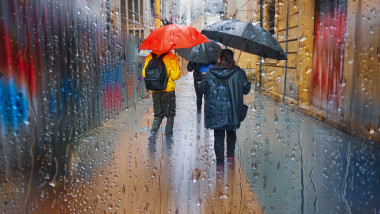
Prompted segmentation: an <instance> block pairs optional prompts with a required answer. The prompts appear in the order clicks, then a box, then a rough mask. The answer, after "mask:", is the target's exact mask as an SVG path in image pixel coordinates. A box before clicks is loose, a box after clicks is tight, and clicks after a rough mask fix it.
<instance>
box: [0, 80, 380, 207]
mask: <svg viewBox="0 0 380 214" xmlns="http://www.w3.org/2000/svg"><path fill="white" fill-rule="evenodd" d="M192 81H193V80H192V77H191V75H186V76H183V77H182V78H181V79H180V80H179V81H178V82H177V89H176V95H177V115H176V118H175V127H174V136H173V138H172V139H170V138H166V137H164V135H163V130H162V132H160V133H159V134H158V137H157V139H156V142H155V143H152V142H149V141H148V137H149V129H150V125H151V123H152V120H153V111H152V103H151V99H146V100H143V101H141V102H140V103H138V105H136V106H134V107H131V108H130V109H128V110H126V111H123V112H122V113H120V115H118V117H117V118H116V119H112V120H109V121H108V122H107V123H105V124H104V125H102V126H101V127H99V128H97V129H95V130H93V131H91V132H90V133H89V134H88V135H87V136H86V137H84V138H82V139H81V140H78V141H77V142H74V143H72V144H71V145H70V147H69V148H68V149H67V159H68V163H67V164H66V166H65V170H64V171H66V174H65V175H60V174H59V173H57V174H56V175H51V176H48V177H46V178H39V177H38V176H37V175H35V176H34V177H32V182H31V183H32V185H31V186H30V187H29V188H28V189H26V190H17V191H11V190H9V192H13V194H11V195H6V196H0V197H5V199H8V200H5V199H4V200H3V201H12V200H9V199H10V198H11V197H14V198H16V197H17V198H19V200H18V202H15V201H14V200H13V201H14V204H6V205H5V206H4V205H2V207H5V209H3V210H6V211H9V212H8V213H24V212H26V213H111V212H112V213H257V214H259V213H379V212H380V211H379V210H380V205H379V203H378V202H379V201H380V196H379V194H380V193H379V189H380V184H379V183H380V182H379V181H380V178H379V177H380V175H379V172H380V162H379V161H378V159H379V158H380V151H379V146H378V144H374V143H371V142H362V141H360V140H358V139H356V138H353V137H350V136H348V135H346V134H344V133H342V132H340V131H337V130H335V129H332V128H331V127H329V126H328V125H325V124H323V123H322V122H320V121H317V120H315V119H313V118H310V117H308V116H305V115H303V114H302V113H299V112H298V111H297V110H296V109H292V108H290V107H283V106H281V105H279V104H277V103H275V102H274V101H272V100H271V99H269V98H266V97H263V96H262V95H259V94H258V93H257V92H254V91H252V92H251V93H250V95H249V96H248V97H246V100H245V101H246V103H249V106H250V110H249V113H248V116H247V118H246V120H245V121H244V122H243V124H242V127H241V128H240V129H239V130H238V145H237V150H236V152H237V154H236V156H237V159H235V162H234V163H226V164H225V166H224V168H223V169H221V170H220V171H217V170H216V165H215V161H214V159H215V155H214V151H213V132H212V130H207V129H205V128H204V126H203V113H202V114H197V112H196V105H195V93H194V89H193V83H192ZM164 124H165V121H164ZM162 127H164V125H162ZM38 170H43V169H36V171H38ZM57 171H58V170H57ZM36 174H38V173H36ZM2 188H3V191H4V187H2ZM7 188H8V189H12V187H11V186H10V185H8V186H7ZM14 189H17V188H14ZM20 201H22V202H20ZM7 203H8V202H7Z"/></svg>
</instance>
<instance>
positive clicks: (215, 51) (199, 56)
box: [176, 40, 222, 64]
mask: <svg viewBox="0 0 380 214" xmlns="http://www.w3.org/2000/svg"><path fill="white" fill-rule="evenodd" d="M176 51H177V53H178V55H180V56H181V57H183V58H185V59H187V60H189V61H192V62H195V63H205V64H208V63H213V62H216V61H217V60H218V58H219V54H220V52H221V51H222V47H221V46H220V45H219V44H218V43H216V42H214V41H212V40H210V42H205V43H202V44H199V45H196V46H194V47H192V48H179V49H176Z"/></svg>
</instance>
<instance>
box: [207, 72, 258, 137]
mask: <svg viewBox="0 0 380 214" xmlns="http://www.w3.org/2000/svg"><path fill="white" fill-rule="evenodd" d="M199 88H200V90H201V92H202V93H203V94H205V107H204V108H205V126H206V128H209V129H226V130H235V129H237V128H239V127H240V122H241V120H242V119H243V118H242V117H243V115H242V112H243V111H244V110H243V104H244V102H243V94H248V93H249V90H250V89H251V83H250V82H249V81H248V79H247V76H246V74H245V72H244V71H243V70H242V69H241V68H240V67H239V66H236V67H235V68H234V69H232V70H228V69H226V68H225V67H221V65H215V66H213V67H211V68H210V70H209V71H208V72H207V74H206V77H205V78H204V79H203V81H202V82H201V83H200V85H199Z"/></svg>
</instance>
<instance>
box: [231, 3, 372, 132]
mask: <svg viewBox="0 0 380 214" xmlns="http://www.w3.org/2000/svg"><path fill="white" fill-rule="evenodd" d="M379 4H380V1H379V0H376V1H370V0H360V1H347V0H334V1H327V0H315V1H297V0H288V1H287V0H258V1H254V0H248V1H247V0H233V1H225V5H226V6H225V13H226V16H227V17H228V18H231V19H238V20H245V21H249V22H252V23H254V24H257V25H260V24H261V25H262V26H263V27H264V28H265V29H267V30H269V31H270V32H271V33H273V35H274V36H275V37H276V38H277V40H278V41H279V42H280V45H281V46H282V48H283V49H284V51H287V56H288V60H287V61H285V60H283V61H277V60H272V59H262V60H261V63H260V58H259V57H257V56H254V55H250V54H244V53H243V54H242V56H241V58H240V60H239V61H240V62H239V65H240V66H241V67H243V68H245V69H247V70H248V71H249V72H250V73H251V74H252V76H254V77H255V80H256V81H257V83H258V84H261V86H262V91H263V92H264V93H268V94H270V95H271V96H273V97H275V98H277V99H278V100H283V99H284V100H285V101H286V102H288V103H291V104H295V105H297V106H300V107H301V109H303V110H304V111H305V112H307V113H308V114H311V115H313V116H315V117H317V118H319V119H322V120H324V121H326V122H328V123H330V124H332V125H335V126H337V127H339V128H341V129H343V130H346V131H347V132H349V133H353V134H358V135H361V136H365V137H367V138H371V139H376V140H380V72H379V71H380V58H379V50H380V42H379V38H380V18H379V8H378V5H379ZM260 73H261V75H260ZM260 76H261V77H260ZM260 79H261V81H260ZM284 96H285V98H284Z"/></svg>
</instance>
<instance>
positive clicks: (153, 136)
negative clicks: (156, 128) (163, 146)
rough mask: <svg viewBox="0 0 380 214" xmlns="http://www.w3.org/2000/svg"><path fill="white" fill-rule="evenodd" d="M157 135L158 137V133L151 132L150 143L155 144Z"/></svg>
mask: <svg viewBox="0 0 380 214" xmlns="http://www.w3.org/2000/svg"><path fill="white" fill-rule="evenodd" d="M156 135H157V132H153V131H151V132H150V136H149V138H148V139H149V142H151V143H155V142H156Z"/></svg>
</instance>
